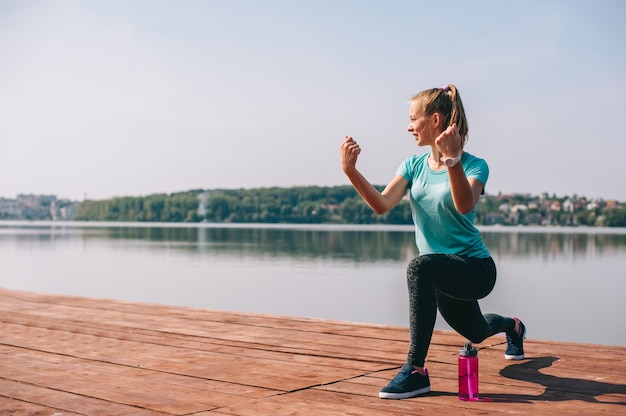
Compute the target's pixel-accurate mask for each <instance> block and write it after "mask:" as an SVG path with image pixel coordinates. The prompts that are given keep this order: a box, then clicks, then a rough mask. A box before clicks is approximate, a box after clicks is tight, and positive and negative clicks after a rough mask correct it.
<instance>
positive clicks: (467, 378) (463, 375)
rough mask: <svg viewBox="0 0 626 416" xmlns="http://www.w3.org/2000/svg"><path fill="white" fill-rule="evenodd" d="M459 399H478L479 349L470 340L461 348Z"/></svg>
mask: <svg viewBox="0 0 626 416" xmlns="http://www.w3.org/2000/svg"><path fill="white" fill-rule="evenodd" d="M459 400H469V401H478V350H477V349H475V348H474V347H472V343H471V342H470V341H467V342H466V343H465V348H462V349H460V350H459Z"/></svg>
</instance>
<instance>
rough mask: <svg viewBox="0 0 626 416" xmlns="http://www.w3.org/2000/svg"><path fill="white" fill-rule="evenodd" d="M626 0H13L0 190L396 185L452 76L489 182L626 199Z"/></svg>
mask: <svg viewBox="0 0 626 416" xmlns="http://www.w3.org/2000/svg"><path fill="white" fill-rule="evenodd" d="M625 16H626V2H624V1H622V0H615V1H610V0H593V1H592V0H589V1H580V0H563V1H550V0H543V1H539V0H529V1H498V0H493V1H486V0H475V1H462V0H459V1H451V0H442V1H418V0H415V1H400V0H385V1H369V0H310V1H305V0H263V1H243V0H179V1H174V0H170V1H165V0H131V1H128V0H122V1H119V0H107V1H101V0H50V1H34V0H0V197H5V198H15V197H16V195H17V194H30V193H34V194H54V195H57V197H59V198H68V199H72V200H83V199H85V198H88V199H105V198H111V197H115V196H140V195H143V196H145V195H150V194H154V193H173V192H182V191H187V190H191V189H216V188H228V189H232V188H257V187H273V186H279V187H290V186H309V185H319V186H334V185H346V184H349V181H348V180H347V178H346V177H345V175H344V174H343V172H342V170H341V165H340V151H339V147H340V145H341V142H342V140H343V138H344V136H346V135H350V136H352V137H354V138H355V139H356V140H357V141H358V142H359V144H360V145H361V147H362V153H361V156H360V158H359V161H358V164H357V167H358V168H359V170H360V171H361V172H362V173H363V174H364V175H365V176H366V177H367V178H368V179H369V180H370V182H372V183H374V184H381V185H384V184H386V183H387V182H388V181H389V180H391V179H392V177H393V176H394V174H395V171H396V169H397V167H398V166H399V165H400V163H401V162H402V161H403V160H404V159H406V158H408V157H410V156H411V155H414V154H424V153H427V152H428V151H429V148H427V147H418V146H417V145H416V143H415V141H414V139H413V137H412V136H411V135H410V134H409V133H408V132H407V126H408V121H409V120H408V100H409V99H410V98H411V97H412V96H413V95H414V94H416V93H417V92H419V91H422V90H424V89H427V88H432V87H441V86H443V85H445V84H448V83H453V84H455V85H456V86H457V88H458V90H459V93H460V95H461V97H462V99H463V103H464V107H465V111H466V114H467V117H468V122H469V141H468V143H467V145H466V148H465V150H466V151H467V152H469V153H472V154H474V155H476V156H478V157H481V158H484V159H485V160H486V161H487V163H488V164H489V167H490V176H489V180H488V182H487V186H486V192H487V193H488V194H491V195H495V194H498V193H500V192H502V193H529V194H536V195H538V194H540V193H542V192H547V193H549V194H550V195H552V194H556V195H557V196H559V197H561V196H572V195H578V196H586V197H588V198H604V199H617V200H619V201H625V202H626V185H625V184H624V182H625V181H626V163H625V162H624V160H623V159H624V157H626V137H625V133H624V128H623V127H622V126H621V123H623V122H624V119H625V117H624V112H625V110H626V99H625V97H626V25H625V24H624V17H625Z"/></svg>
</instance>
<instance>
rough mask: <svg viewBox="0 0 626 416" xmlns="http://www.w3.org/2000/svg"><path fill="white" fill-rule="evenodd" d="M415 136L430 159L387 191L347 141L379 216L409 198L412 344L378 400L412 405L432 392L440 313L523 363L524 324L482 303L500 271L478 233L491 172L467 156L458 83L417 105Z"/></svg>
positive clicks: (406, 168)
mask: <svg viewBox="0 0 626 416" xmlns="http://www.w3.org/2000/svg"><path fill="white" fill-rule="evenodd" d="M409 119H410V122H409V127H408V131H409V132H410V133H411V134H412V135H413V137H414V138H415V140H416V141H417V145H418V146H429V147H430V152H429V153H427V154H425V155H422V156H413V157H410V158H408V159H407V160H405V161H404V162H403V163H402V164H401V165H400V167H399V168H398V170H397V172H396V175H395V177H394V178H393V179H392V180H391V182H389V184H388V185H387V186H386V187H385V189H384V190H383V191H382V192H379V191H378V190H377V189H376V188H374V187H373V186H372V185H371V184H370V183H369V182H368V180H367V179H366V178H365V177H364V176H363V175H362V174H361V173H360V172H359V170H358V169H357V168H356V162H357V158H358V156H359V154H360V153H361V148H360V147H359V145H358V144H357V142H356V141H354V139H353V138H352V137H349V136H346V138H345V140H344V141H343V143H342V145H341V163H342V168H343V171H344V173H345V174H346V175H347V176H348V178H349V179H350V182H351V183H352V185H353V186H354V188H355V189H356V191H357V192H358V193H359V195H360V196H361V197H362V198H363V200H365V202H367V204H368V205H369V206H370V207H371V208H372V209H373V210H374V211H375V212H376V213H378V214H383V213H385V212H387V211H389V210H391V209H392V208H393V207H395V206H396V204H398V202H400V200H401V199H402V197H403V196H404V195H405V193H406V192H407V191H408V192H409V196H410V200H411V210H412V214H413V222H414V223H415V240H416V243H417V248H418V250H419V253H420V255H419V256H417V257H416V258H414V259H413V260H411V262H410V263H409V265H408V267H407V284H408V289H409V314H410V316H409V324H410V332H411V343H410V348H409V353H408V357H407V361H406V363H405V364H404V365H403V366H402V368H401V369H400V372H399V373H398V375H397V376H396V377H395V378H394V379H393V380H392V381H391V382H390V383H389V384H388V385H387V386H386V387H385V388H383V389H382V390H381V391H380V393H379V397H380V398H383V399H405V398H410V397H415V396H417V395H419V394H423V393H426V392H429V391H430V380H429V377H428V371H427V370H426V368H424V362H425V360H426V354H427V352H428V347H429V345H430V340H431V337H432V333H433V329H434V326H435V319H436V316H437V308H439V312H440V313H441V315H442V316H443V318H444V319H445V320H446V321H447V322H448V324H449V325H450V326H451V327H452V328H454V329H455V330H456V331H457V332H459V333H460V334H461V335H463V336H464V337H466V338H468V339H469V340H470V341H472V342H474V343H480V342H481V341H483V340H484V339H486V338H488V337H490V336H492V335H494V334H497V333H499V332H505V333H506V337H507V343H508V347H507V350H506V353H505V358H507V359H513V360H521V359H523V358H524V348H523V340H524V338H525V335H526V328H525V326H524V324H523V323H522V322H521V321H520V320H519V319H517V318H507V317H503V316H500V315H495V314H486V315H483V314H482V312H481V310H480V307H479V306H478V299H481V298H483V297H485V296H487V295H488V294H489V293H490V292H491V290H492V289H493V287H494V285H495V282H496V267H495V263H494V261H493V259H492V258H491V255H490V254H489V251H488V250H487V248H486V247H485V246H484V244H483V242H482V239H481V237H480V235H479V232H478V230H477V229H476V227H475V226H474V218H475V216H476V211H475V207H476V203H477V202H478V199H479V198H480V195H481V194H482V193H484V188H485V184H486V183H487V177H488V176H489V168H488V167H487V163H486V162H485V161H484V160H483V159H479V158H477V157H475V156H473V155H471V154H469V153H467V152H465V151H464V150H463V147H464V145H465V142H466V141H467V133H468V127H467V120H466V118H465V111H464V109H463V103H462V102H461V97H460V96H459V93H458V91H457V89H456V87H455V86H454V85H452V84H450V85H446V86H444V87H443V88H432V89H429V90H425V91H422V92H420V93H419V94H417V95H416V96H414V97H413V98H412V99H411V101H410V108H409Z"/></svg>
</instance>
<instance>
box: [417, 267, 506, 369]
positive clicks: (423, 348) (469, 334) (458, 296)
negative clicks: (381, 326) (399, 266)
mask: <svg viewBox="0 0 626 416" xmlns="http://www.w3.org/2000/svg"><path fill="white" fill-rule="evenodd" d="M495 284H496V265H495V263H494V261H493V259H492V258H491V257H489V258H474V257H462V256H455V255H450V254H426V255H421V256H418V257H415V258H414V259H413V260H411V262H410V263H409V265H408V267H407V285H408V288H409V313H410V316H409V324H410V329H411V346H410V348H409V354H408V358H407V363H409V364H412V365H414V366H418V367H423V366H424V362H425V360H426V354H427V353H428V347H429V345H430V340H431V338H432V334H433V329H434V327H435V319H436V318H437V308H439V312H440V313H441V316H443V318H444V319H445V320H446V322H447V323H448V324H449V325H450V326H451V327H452V328H453V329H454V330H455V331H457V332H458V333H459V334H461V335H463V336H464V337H466V338H467V339H469V340H470V341H472V342H474V343H479V342H482V341H483V340H485V339H486V338H488V337H490V336H492V335H494V334H497V333H499V332H512V331H513V330H514V328H515V321H514V320H513V319H512V318H506V317H503V316H500V315H495V314H486V315H483V314H482V312H481V311H480V307H479V306H478V299H482V298H484V297H485V296H487V295H488V294H489V293H490V292H491V291H492V290H493V287H494V286H495Z"/></svg>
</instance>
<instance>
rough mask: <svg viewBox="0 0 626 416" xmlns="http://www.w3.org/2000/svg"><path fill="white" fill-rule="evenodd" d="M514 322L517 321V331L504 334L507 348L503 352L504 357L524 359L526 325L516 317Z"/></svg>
mask: <svg viewBox="0 0 626 416" xmlns="http://www.w3.org/2000/svg"><path fill="white" fill-rule="evenodd" d="M513 319H515V321H516V322H518V323H519V326H518V327H517V331H514V332H513V333H512V334H511V335H509V334H506V343H507V348H506V352H505V353H504V358H506V359H507V360H523V359H524V338H526V326H524V324H523V323H522V321H520V320H519V319H517V318H513Z"/></svg>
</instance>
